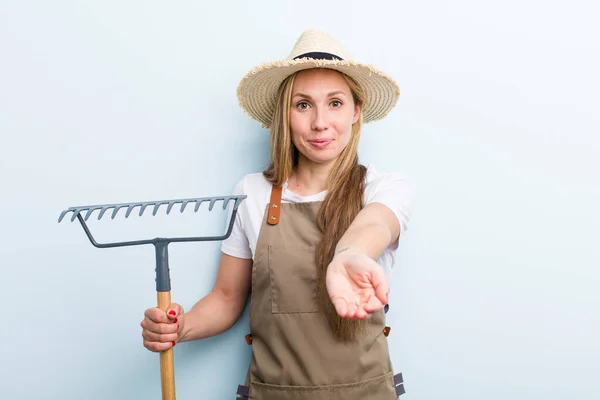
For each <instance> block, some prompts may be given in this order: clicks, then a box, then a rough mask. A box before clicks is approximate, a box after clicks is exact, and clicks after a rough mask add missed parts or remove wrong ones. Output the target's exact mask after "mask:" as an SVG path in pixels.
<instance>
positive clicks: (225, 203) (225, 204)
mask: <svg viewBox="0 0 600 400" xmlns="http://www.w3.org/2000/svg"><path fill="white" fill-rule="evenodd" d="M231 200H233V199H232V198H231V197H226V198H225V199H223V210H226V209H227V206H228V205H229V202H230V201H231Z"/></svg>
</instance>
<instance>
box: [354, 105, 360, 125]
mask: <svg viewBox="0 0 600 400" xmlns="http://www.w3.org/2000/svg"><path fill="white" fill-rule="evenodd" d="M361 111H362V104H360V103H356V104H355V105H354V115H353V116H352V125H354V124H355V123H357V122H358V118H359V117H360V113H361Z"/></svg>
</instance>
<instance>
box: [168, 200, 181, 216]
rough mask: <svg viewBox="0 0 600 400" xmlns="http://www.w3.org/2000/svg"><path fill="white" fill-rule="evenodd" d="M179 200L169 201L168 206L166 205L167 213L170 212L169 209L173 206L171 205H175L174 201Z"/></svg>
mask: <svg viewBox="0 0 600 400" xmlns="http://www.w3.org/2000/svg"><path fill="white" fill-rule="evenodd" d="M178 202H179V201H177V200H174V201H171V202H169V207H167V215H168V214H169V213H170V212H171V209H172V208H173V206H174V205H175V203H178Z"/></svg>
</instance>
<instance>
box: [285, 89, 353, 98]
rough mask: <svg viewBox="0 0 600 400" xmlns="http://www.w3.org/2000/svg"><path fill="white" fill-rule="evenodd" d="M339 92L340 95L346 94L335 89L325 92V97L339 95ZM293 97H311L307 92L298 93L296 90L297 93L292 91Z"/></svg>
mask: <svg viewBox="0 0 600 400" xmlns="http://www.w3.org/2000/svg"><path fill="white" fill-rule="evenodd" d="M340 94H341V95H343V96H346V93H344V92H343V91H341V90H336V91H335V92H331V93H328V94H327V97H333V96H338V95H340ZM293 97H302V98H305V99H312V97H310V96H309V95H307V94H304V93H300V92H298V93H294V96H293Z"/></svg>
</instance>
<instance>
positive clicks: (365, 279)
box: [326, 253, 389, 319]
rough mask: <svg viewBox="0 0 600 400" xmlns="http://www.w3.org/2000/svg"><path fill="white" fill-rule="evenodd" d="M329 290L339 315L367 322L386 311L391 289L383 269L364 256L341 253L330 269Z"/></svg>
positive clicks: (328, 272)
mask: <svg viewBox="0 0 600 400" xmlns="http://www.w3.org/2000/svg"><path fill="white" fill-rule="evenodd" d="M326 283H327V291H328V293H329V297H330V298H331V301H332V302H333V305H334V306H335V309H336V311H337V313H338V315H339V316H340V317H342V318H350V319H354V318H358V319H364V318H366V317H367V315H368V314H369V313H371V312H373V311H377V310H379V309H381V308H383V307H384V306H385V305H386V304H387V301H388V292H389V286H388V283H387V280H386V277H385V274H384V272H383V268H381V266H380V265H379V264H377V263H376V262H375V261H374V260H373V259H371V258H369V257H368V256H367V255H365V254H363V253H353V254H352V253H348V254H346V253H340V254H338V255H336V256H335V257H334V259H333V260H332V262H331V263H330V264H329V267H328V269H327V278H326Z"/></svg>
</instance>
